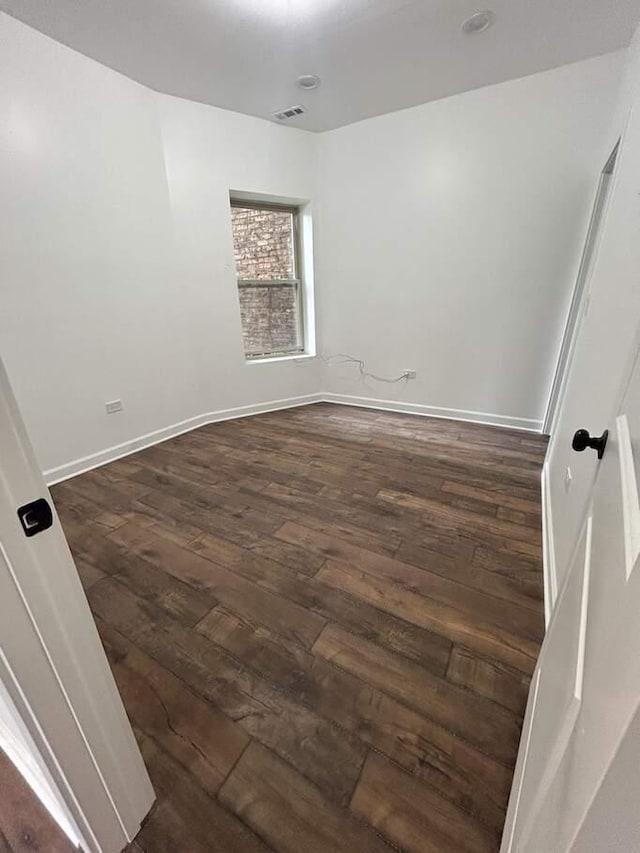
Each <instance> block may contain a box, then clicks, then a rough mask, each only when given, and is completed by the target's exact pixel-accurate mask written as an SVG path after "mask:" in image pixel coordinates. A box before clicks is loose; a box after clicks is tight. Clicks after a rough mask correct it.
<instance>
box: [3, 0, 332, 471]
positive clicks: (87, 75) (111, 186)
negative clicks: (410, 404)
mask: <svg viewBox="0 0 640 853" xmlns="http://www.w3.org/2000/svg"><path fill="white" fill-rule="evenodd" d="M0 79H1V80H2V85H1V86H0V198H1V199H2V204H1V205H0V211H1V212H0V217H1V218H0V233H2V241H3V243H2V245H3V248H2V252H0V276H1V288H2V311H1V312H0V348H1V351H2V356H3V358H4V360H5V363H6V367H7V370H8V372H9V375H10V376H11V380H12V384H13V386H14V390H15V393H16V396H17V398H18V401H19V404H20V407H21V409H22V412H23V414H24V418H25V421H26V423H27V426H28V429H29V432H30V435H31V438H32V441H33V444H34V446H35V449H36V452H37V454H38V457H39V460H40V462H41V464H42V466H43V468H44V469H45V470H49V469H52V468H56V467H57V466H61V465H65V464H66V463H69V462H71V461H72V460H76V459H78V458H81V457H85V456H89V455H91V454H95V453H97V452H100V451H103V450H105V448H109V447H112V446H114V445H119V444H120V443H123V442H129V441H131V440H133V439H136V438H138V437H140V436H143V435H145V434H147V433H151V432H153V431H155V430H159V429H163V428H166V427H168V426H170V425H171V424H175V423H177V422H180V421H183V420H185V419H189V418H192V417H195V416H199V415H202V414H203V413H207V412H214V411H218V410H220V409H226V408H229V407H236V406H244V405H254V404H256V403H260V402H263V401H271V400H279V399H282V398H290V397H296V396H298V395H300V394H306V393H311V392H313V391H315V390H317V383H318V379H317V376H318V367H319V365H318V364H317V363H314V362H312V363H307V364H291V363H285V364H282V363H280V364H269V365H246V364H245V362H244V357H243V353H242V343H241V332H240V316H239V310H238V307H237V301H236V300H237V296H236V288H235V277H234V271H233V248H232V242H231V232H230V224H229V213H228V192H229V189H230V188H234V189H243V188H250V189H254V190H256V191H257V190H260V191H262V192H265V193H270V194H274V195H287V194H288V195H293V196H295V197H297V198H300V199H307V198H312V196H313V186H314V151H315V144H316V138H315V137H314V136H313V135H312V134H308V133H304V132H302V131H297V130H292V129H288V128H279V127H276V126H275V125H273V124H271V123H268V122H265V121H261V120H258V119H253V118H248V117H245V116H240V115H237V114H234V113H230V112H225V111H222V110H215V109H212V108H206V107H200V106H198V105H195V104H190V103H186V102H181V101H179V100H177V99H173V98H170V97H166V96H160V95H156V94H154V93H152V92H151V91H149V90H148V89H146V88H144V87H142V86H139V85H138V84H136V83H133V82H132V81H130V80H128V79H127V78H125V77H122V76H121V75H119V74H116V73H115V72H113V71H111V70H109V69H107V68H105V67H104V66H101V65H99V64H98V63H96V62H93V61H91V60H89V59H87V58H85V57H83V56H81V55H80V54H78V53H75V52H74V51H72V50H70V49H68V48H66V47H64V46H62V45H60V44H58V43H56V42H55V41H53V40H51V39H49V38H47V37H45V36H43V35H41V34H40V33H37V32H36V31H35V30H32V29H30V28H28V27H26V26H24V25H23V24H20V23H18V22H17V21H15V20H14V19H13V18H10V17H8V16H7V15H4V14H0ZM163 132H164V134H165V137H166V143H167V144H166V160H167V162H166V167H165V149H164V146H163V137H162V133H163ZM167 174H168V176H169V178H167ZM115 398H121V399H122V401H123V403H124V411H123V412H122V413H120V414H117V415H111V416H107V415H106V413H105V409H104V403H105V402H106V401H108V400H113V399H115Z"/></svg>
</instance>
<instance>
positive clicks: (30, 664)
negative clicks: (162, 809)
mask: <svg viewBox="0 0 640 853" xmlns="http://www.w3.org/2000/svg"><path fill="white" fill-rule="evenodd" d="M41 497H45V498H47V499H49V501H50V496H49V492H48V490H47V487H46V485H45V482H44V480H43V477H42V474H41V472H40V468H39V466H38V464H37V461H36V458H35V455H34V453H33V450H32V448H31V445H30V443H29V440H28V437H27V434H26V430H25V427H24V424H23V422H22V419H21V416H20V413H19V410H18V407H17V404H16V402H15V399H14V397H13V394H12V391H11V387H10V385H9V381H8V378H7V375H6V372H5V370H4V367H3V366H2V362H1V361H0V601H1V602H2V618H1V619H0V680H1V681H2V683H3V686H4V688H5V690H6V693H7V694H8V695H9V697H10V700H11V702H12V704H13V707H14V708H15V711H16V712H17V714H18V715H19V717H20V719H21V721H22V723H23V725H24V727H25V729H26V731H27V732H28V735H29V737H30V739H31V742H32V743H33V744H35V746H36V747H37V749H38V752H39V760H41V761H42V762H43V764H44V765H45V766H46V769H47V771H48V773H49V774H50V778H51V779H52V780H53V782H54V783H55V786H56V787H57V793H58V795H59V798H60V801H61V803H62V805H63V808H64V811H65V812H66V815H67V817H68V818H69V822H70V823H71V824H72V826H73V827H74V828H76V829H77V830H78V834H79V835H80V840H81V843H82V844H83V846H84V847H85V848H86V850H87V851H96V853H118V851H120V850H122V848H123V847H125V846H126V844H127V843H128V842H129V841H130V840H132V839H133V838H134V836H135V835H136V833H137V831H138V829H139V827H140V823H141V821H142V819H143V818H144V816H145V815H146V814H147V812H148V811H149V809H150V807H151V805H152V803H153V800H154V793H153V789H152V787H151V783H150V781H149V777H148V774H147V771H146V768H145V766H144V763H143V761H142V757H141V755H140V752H139V750H138V747H137V744H136V741H135V738H134V736H133V732H132V730H131V726H130V724H129V721H128V719H127V717H126V714H125V711H124V707H123V705H122V701H121V699H120V695H119V693H118V691H117V688H116V685H115V682H114V680H113V676H112V674H111V670H110V669H109V665H108V662H107V659H106V656H105V653H104V650H103V648H102V645H101V643H100V639H99V636H98V633H97V630H96V627H95V623H94V621H93V618H92V616H91V612H90V610H89V606H88V604H87V600H86V597H85V595H84V591H83V589H82V586H81V583H80V580H79V577H78V573H77V571H76V569H75V565H74V563H73V559H72V557H71V553H70V551H69V548H68V545H67V542H66V539H65V537H64V533H63V531H62V528H61V525H60V522H59V520H58V518H57V515H56V513H55V508H54V507H53V504H52V503H51V501H50V503H51V506H52V510H53V517H54V521H53V526H52V527H51V528H50V529H48V530H44V531H42V532H41V533H38V534H37V535H35V536H32V537H30V538H27V537H26V536H25V534H24V531H23V530H22V526H21V524H20V521H19V519H18V515H17V511H16V510H17V508H18V507H19V506H22V505H23V504H25V503H28V502H30V501H32V500H35V499H37V498H41ZM5 695H6V694H5Z"/></svg>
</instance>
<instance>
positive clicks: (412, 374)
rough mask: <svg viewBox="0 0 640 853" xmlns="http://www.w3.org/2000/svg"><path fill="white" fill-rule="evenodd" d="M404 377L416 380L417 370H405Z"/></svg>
mask: <svg viewBox="0 0 640 853" xmlns="http://www.w3.org/2000/svg"><path fill="white" fill-rule="evenodd" d="M402 375H403V376H406V377H407V379H415V378H416V372H415V370H405V371H404V372H403V374H402Z"/></svg>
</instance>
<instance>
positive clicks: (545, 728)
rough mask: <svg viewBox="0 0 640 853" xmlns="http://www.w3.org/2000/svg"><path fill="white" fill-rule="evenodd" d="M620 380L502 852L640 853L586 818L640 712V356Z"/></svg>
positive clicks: (638, 820) (638, 830) (556, 618)
mask: <svg viewBox="0 0 640 853" xmlns="http://www.w3.org/2000/svg"><path fill="white" fill-rule="evenodd" d="M634 349H635V348H634ZM626 373H627V376H626V377H625V379H624V380H623V382H622V388H621V391H622V394H621V396H622V403H621V405H620V406H619V408H618V410H617V412H616V413H615V416H614V417H612V422H611V429H610V432H609V437H608V441H607V445H606V450H605V452H604V457H603V459H602V461H601V462H600V464H599V471H598V474H597V478H596V482H595V488H594V490H593V494H592V498H591V502H590V505H589V507H588V511H587V513H586V515H585V520H584V524H583V527H582V531H581V535H580V537H579V540H578V547H577V549H576V551H575V554H574V557H573V560H572V562H571V565H570V567H569V570H568V573H567V577H566V581H565V583H564V585H563V588H562V590H561V592H560V594H559V597H558V601H557V604H556V607H555V609H554V612H553V617H552V619H551V623H550V625H549V630H548V632H547V635H546V637H545V640H544V644H543V646H542V651H541V654H540V659H539V662H538V666H537V668H536V672H535V673H534V677H533V680H532V688H531V692H530V696H529V706H528V709H527V717H526V719H525V725H524V729H523V737H522V744H521V749H520V754H519V758H518V767H517V769H516V780H517V781H516V784H515V785H514V789H513V791H512V796H511V802H510V805H509V815H508V819H507V826H506V828H505V834H504V838H503V846H502V849H503V851H505V853H506V851H514V853H515V851H517V853H521V851H522V853H524V851H532V853H565V851H569V850H576V851H578V850H580V851H594V853H596V851H603V853H604V851H606V853H615V851H619V853H632V851H634V850H637V849H638V847H637V846H629V844H630V840H629V836H628V835H627V836H626V837H623V836H622V835H621V833H620V828H619V822H614V821H613V820H611V821H610V824H609V827H608V835H607V827H606V825H605V826H603V825H602V821H603V820H605V821H606V820H607V815H606V812H603V815H602V818H601V819H600V820H599V821H594V820H588V816H589V810H590V809H591V807H592V803H593V802H594V800H595V799H596V798H597V795H598V792H599V790H600V787H601V785H603V784H608V782H607V776H608V774H609V773H612V772H613V771H612V767H613V766H615V761H614V759H615V758H616V753H617V751H618V748H619V746H620V744H621V743H622V742H623V739H624V737H625V733H626V732H627V729H629V727H630V726H632V725H633V724H634V718H635V717H636V714H637V713H638V711H639V708H640V503H639V501H638V493H639V488H638V484H639V481H640V358H639V357H638V350H637V349H636V352H635V358H634V359H633V361H632V367H631V373H630V377H629V371H628V370H627V371H626ZM585 452H588V453H594V451H593V450H587V451H585ZM636 722H637V721H636ZM629 748H635V761H634V762H633V763H632V766H633V767H635V768H637V769H638V770H640V742H638V741H637V742H635V744H633V743H632V744H631V746H629V744H627V746H626V749H627V750H628V749H629ZM619 775H620V774H619ZM612 779H613V777H612ZM637 781H638V780H637V778H636V779H635V780H634V782H633V784H634V790H637ZM631 783H632V780H631V779H630V777H629V774H628V773H627V774H626V775H625V774H624V773H622V774H621V776H620V779H619V781H617V782H615V784H616V785H619V786H620V790H619V791H618V800H619V801H621V802H622V801H625V798H624V793H625V789H626V788H627V787H628V786H629V785H630V784H631ZM611 784H612V783H611ZM585 820H587V822H586V823H585V827H584V828H583V829H582V832H580V829H581V825H582V824H583V822H584V821H585ZM627 820H628V823H629V827H628V832H631V831H633V837H635V838H636V839H637V838H638V837H640V808H639V807H634V808H633V809H632V814H629V815H627ZM578 833H580V834H579V838H580V840H579V842H577V841H576V838H577V837H578ZM589 834H591V835H592V836H593V837H592V839H590V838H589V837H588V835H589ZM603 838H604V839H605V840H606V846H602V843H603Z"/></svg>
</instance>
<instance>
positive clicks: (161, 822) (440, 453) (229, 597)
mask: <svg viewBox="0 0 640 853" xmlns="http://www.w3.org/2000/svg"><path fill="white" fill-rule="evenodd" d="M545 449H546V440H545V439H544V438H542V437H540V436H535V435H531V434H527V433H520V432H516V431H510V430H502V429H497V428H493V427H486V426H478V425H472V424H464V423H459V422H454V421H447V420H436V419H428V418H422V417H416V416H409V415H397V414H391V413H386V412H380V411H375V410H367V409H358V408H347V407H343V406H333V405H330V404H317V405H314V406H308V407H304V408H298V409H293V410H289V411H285V412H276V413H271V414H265V415H260V416H256V417H252V418H245V419H241V420H235V421H227V422H224V423H219V424H215V425H212V426H208V427H203V428H201V429H198V430H196V431H193V432H190V433H187V434H185V435H182V436H179V437H177V438H174V439H172V440H170V441H167V442H165V443H163V444H160V445H157V446H155V447H151V448H149V449H147V450H144V451H142V452H140V453H137V454H135V455H133V456H128V457H127V458H126V459H122V460H119V461H116V462H113V463H111V464H110V465H106V466H104V467H102V468H99V469H97V470H95V471H90V472H88V473H86V474H83V475H81V476H79V477H76V478H75V479H72V480H69V481H67V482H65V483H61V484H60V485H58V486H55V487H54V488H53V489H52V493H53V496H54V500H55V504H56V507H57V509H58V513H59V515H60V518H61V521H62V523H63V526H64V529H65V531H66V534H67V538H68V540H69V543H70V546H71V549H72V551H73V554H74V557H75V559H76V565H77V567H78V572H79V574H80V577H81V580H82V582H83V584H84V586H85V589H86V591H87V597H88V600H89V603H90V606H91V608H92V611H93V613H94V615H95V618H96V624H97V626H98V630H99V632H100V635H101V637H102V640H103V643H104V646H105V650H106V652H107V656H108V658H109V661H110V663H111V666H112V668H113V672H114V676H115V678H116V681H117V683H118V686H119V689H120V691H121V694H122V697H123V701H124V704H125V706H126V709H127V712H128V714H129V717H130V719H131V722H132V725H133V727H134V730H135V732H136V735H137V737H138V739H139V743H140V746H141V750H142V753H143V755H144V758H145V761H146V762H147V766H148V767H149V771H150V775H151V779H152V781H153V784H154V787H155V789H156V792H157V794H158V800H157V803H156V805H155V806H154V809H153V810H152V812H151V815H150V816H149V818H148V820H147V821H146V823H145V825H144V827H143V829H142V830H141V832H140V834H139V836H138V838H137V839H136V842H137V845H138V846H139V848H140V849H142V850H144V851H147V853H162V851H172V853H175V851H189V853H194V851H195V852H196V853H197V851H264V850H277V851H291V853H300V851H312V852H313V851H318V853H326V851H358V853H365V851H372V853H376V852H377V851H391V850H403V851H415V852H416V853H425V851H437V853H447V851H451V852H452V853H454V852H455V853H459V851H471V853H476V852H477V853H485V851H496V850H498V847H499V841H500V835H501V832H502V826H503V823H504V816H505V809H506V804H507V798H508V794H509V787H510V784H511V778H512V774H513V768H514V764H515V759H516V752H517V748H518V740H519V736H520V730H521V725H522V717H523V713H524V708H525V702H526V697H527V690H528V687H529V681H530V677H531V674H532V672H533V669H534V666H535V661H536V656H537V654H538V650H539V646H540V643H541V640H542V636H543V603H542V569H541V532H540V494H539V476H540V469H541V465H542V460H543V457H544V453H545Z"/></svg>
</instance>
